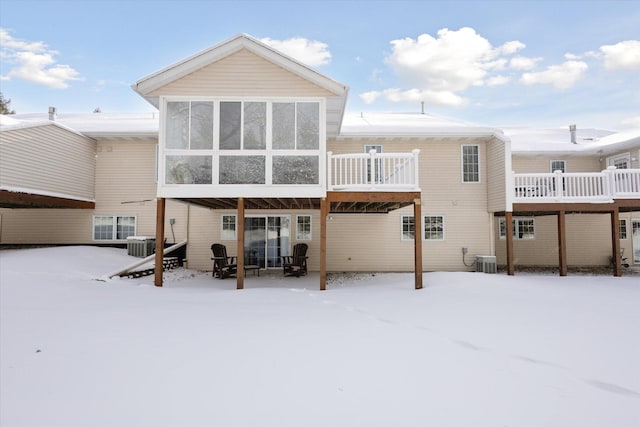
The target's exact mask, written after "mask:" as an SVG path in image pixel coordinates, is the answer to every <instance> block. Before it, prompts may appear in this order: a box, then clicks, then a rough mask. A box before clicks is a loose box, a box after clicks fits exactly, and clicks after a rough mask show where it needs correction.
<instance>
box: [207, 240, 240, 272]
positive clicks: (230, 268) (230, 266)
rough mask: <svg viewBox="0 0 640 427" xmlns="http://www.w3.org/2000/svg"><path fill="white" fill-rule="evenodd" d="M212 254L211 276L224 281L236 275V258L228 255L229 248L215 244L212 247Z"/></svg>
mask: <svg viewBox="0 0 640 427" xmlns="http://www.w3.org/2000/svg"><path fill="white" fill-rule="evenodd" d="M211 252H212V253H213V257H212V258H211V259H212V260H213V272H212V273H211V275H212V276H213V277H217V278H218V279H224V278H225V277H229V276H234V275H235V274H236V271H237V268H238V265H237V264H236V257H234V256H228V255H227V247H226V246H225V245H221V244H220V243H214V244H213V245H211Z"/></svg>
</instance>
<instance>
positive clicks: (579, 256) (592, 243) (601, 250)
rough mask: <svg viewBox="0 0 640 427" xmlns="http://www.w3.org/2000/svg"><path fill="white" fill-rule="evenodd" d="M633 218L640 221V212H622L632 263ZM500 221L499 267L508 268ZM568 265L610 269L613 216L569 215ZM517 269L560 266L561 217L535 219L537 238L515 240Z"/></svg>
mask: <svg viewBox="0 0 640 427" xmlns="http://www.w3.org/2000/svg"><path fill="white" fill-rule="evenodd" d="M631 218H636V219H640V213H638V212H633V213H621V214H620V219H627V234H628V238H627V239H626V240H621V241H620V243H621V247H622V248H624V253H625V255H626V256H627V257H628V258H629V261H630V262H632V258H633V257H632V256H631V255H632V254H633V250H632V238H631ZM497 221H498V219H497V218H496V224H495V230H496V236H495V237H496V242H497V244H496V257H497V262H498V264H501V265H506V263H507V255H506V240H505V239H500V238H499V237H498V232H499V231H498V222H497ZM566 227H567V229H566V237H567V264H568V265H569V266H570V267H571V266H573V267H575V266H578V267H579V266H606V265H609V263H610V257H611V252H612V249H611V217H610V215H609V214H569V215H567V216H566ZM513 250H514V258H515V261H514V262H515V265H516V266H558V264H559V261H558V226H557V217H556V216H555V215H551V216H539V217H535V239H533V240H515V239H514V241H513Z"/></svg>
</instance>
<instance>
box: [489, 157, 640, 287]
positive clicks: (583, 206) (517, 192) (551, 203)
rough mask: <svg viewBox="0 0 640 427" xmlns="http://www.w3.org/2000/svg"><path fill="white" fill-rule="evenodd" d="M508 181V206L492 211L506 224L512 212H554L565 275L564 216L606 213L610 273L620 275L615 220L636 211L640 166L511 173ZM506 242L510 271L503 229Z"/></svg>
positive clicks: (512, 269) (508, 242)
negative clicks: (612, 263)
mask: <svg viewBox="0 0 640 427" xmlns="http://www.w3.org/2000/svg"><path fill="white" fill-rule="evenodd" d="M511 184H512V188H511V194H510V196H511V200H512V201H513V204H512V206H513V207H512V210H511V211H510V212H501V213H498V214H496V215H498V216H504V217H505V221H506V223H507V224H510V223H511V221H512V218H513V216H514V215H516V216H545V215H547V216H548V215H555V216H557V220H558V264H559V270H560V276H566V275H567V244H566V227H565V216H566V214H573V213H583V214H608V215H610V217H611V246H612V254H611V257H612V258H611V259H613V260H615V262H614V265H613V275H614V276H616V277H619V276H621V275H622V262H621V259H620V256H619V253H620V240H619V229H618V226H617V224H618V220H619V214H620V212H633V211H640V169H616V167H615V166H611V167H609V168H607V169H605V170H603V171H601V172H577V173H563V172H561V171H555V172H553V173H528V174H516V173H512V176H511ZM506 245H507V248H506V249H507V273H508V274H509V275H513V274H515V266H514V254H513V235H512V233H506Z"/></svg>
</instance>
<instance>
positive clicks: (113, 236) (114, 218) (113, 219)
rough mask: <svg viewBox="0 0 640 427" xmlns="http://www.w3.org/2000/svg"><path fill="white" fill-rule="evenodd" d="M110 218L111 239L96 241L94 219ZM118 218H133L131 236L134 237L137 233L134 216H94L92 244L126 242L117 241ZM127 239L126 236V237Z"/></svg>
mask: <svg viewBox="0 0 640 427" xmlns="http://www.w3.org/2000/svg"><path fill="white" fill-rule="evenodd" d="M98 217H99V218H111V226H112V227H113V228H112V231H111V239H96V218H98ZM118 218H133V234H131V236H135V235H136V233H137V231H138V217H137V216H135V215H106V214H105V215H94V216H93V220H92V228H91V236H92V239H93V241H94V242H124V241H126V240H127V238H126V237H125V238H124V239H118ZM127 237H128V236H127Z"/></svg>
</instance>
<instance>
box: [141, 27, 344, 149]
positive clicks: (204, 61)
mask: <svg viewBox="0 0 640 427" xmlns="http://www.w3.org/2000/svg"><path fill="white" fill-rule="evenodd" d="M241 49H246V50H248V51H250V52H252V53H254V54H255V55H257V56H259V57H261V58H263V59H265V60H267V61H269V62H271V63H273V64H275V65H278V66H280V67H282V68H283V69H285V70H287V71H289V72H291V73H293V74H295V75H297V76H299V77H301V78H303V79H305V80H307V81H309V82H311V83H313V84H315V85H317V86H319V87H321V88H323V89H325V90H327V91H329V92H330V93H332V94H333V95H334V96H331V97H328V98H327V135H328V136H335V135H337V134H338V132H339V130H340V126H341V124H342V117H343V115H344V108H345V105H346V102H347V94H348V92H349V88H348V87H347V86H346V85H344V84H342V83H339V82H337V81H335V80H333V79H331V78H329V77H327V76H325V75H324V74H321V73H319V72H317V71H315V70H313V69H312V68H310V67H308V66H306V65H305V64H303V63H301V62H299V61H297V60H295V59H293V58H291V57H289V56H287V55H285V54H283V53H282V52H280V51H277V50H275V49H273V48H271V47H270V46H267V45H266V44H264V43H262V42H260V41H259V40H257V39H255V38H253V37H251V36H249V35H247V34H239V35H237V36H235V37H233V38H231V39H229V40H226V41H223V42H221V43H218V44H217V45H215V46H213V47H210V48H208V49H206V50H203V51H201V52H199V53H196V54H195V55H192V56H190V57H188V58H185V59H183V60H182V61H179V62H177V63H175V64H173V65H169V66H168V67H165V68H163V69H161V70H159V71H157V72H155V73H153V74H150V75H148V76H146V77H143V78H142V79H140V80H138V81H137V82H136V83H134V84H133V85H132V86H131V87H132V88H133V90H134V91H135V92H137V93H138V94H139V95H141V96H142V97H143V98H145V99H146V100H147V101H148V102H150V103H151V104H152V105H154V106H155V107H156V108H157V107H158V106H159V99H158V96H157V95H152V93H153V92H154V91H155V90H156V89H159V88H161V87H163V86H166V85H167V84H169V83H172V82H174V81H176V80H178V79H180V78H182V77H184V76H186V75H188V74H191V73H193V72H195V71H197V70H199V69H201V68H203V67H206V66H207V65H210V64H212V63H214V62H217V61H219V60H221V59H223V58H226V57H228V56H229V55H231V54H233V53H235V52H238V51H239V50H241Z"/></svg>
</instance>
